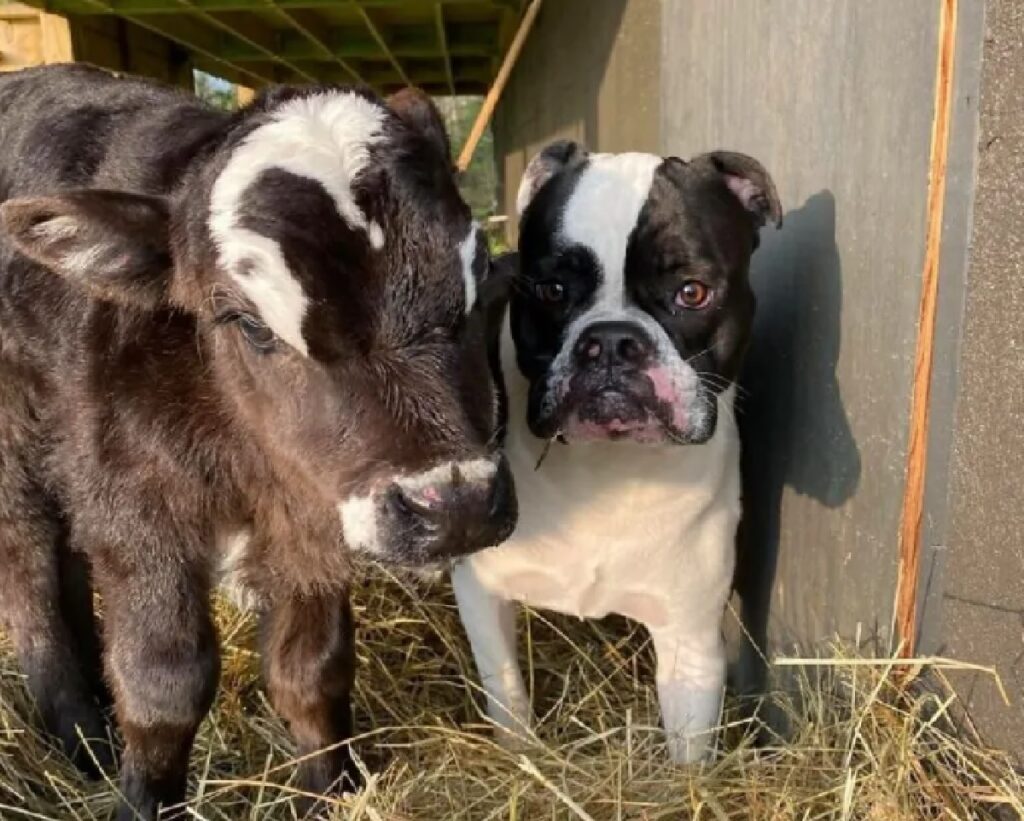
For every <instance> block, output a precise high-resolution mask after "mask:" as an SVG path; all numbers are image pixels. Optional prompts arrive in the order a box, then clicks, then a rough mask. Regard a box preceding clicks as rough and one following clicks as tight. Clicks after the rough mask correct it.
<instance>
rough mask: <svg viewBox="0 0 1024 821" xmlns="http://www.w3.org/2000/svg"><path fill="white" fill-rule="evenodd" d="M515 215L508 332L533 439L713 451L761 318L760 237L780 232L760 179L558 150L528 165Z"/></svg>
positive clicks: (735, 158) (564, 146)
mask: <svg viewBox="0 0 1024 821" xmlns="http://www.w3.org/2000/svg"><path fill="white" fill-rule="evenodd" d="M518 207H519V212H520V215H521V224H520V227H521V231H520V243H519V245H520V272H519V275H518V279H517V281H516V287H515V288H514V289H513V295H512V298H511V302H510V323H511V330H512V337H513V340H514V342H515V347H516V358H517V363H518V366H519V368H520V370H521V371H522V373H523V375H524V376H525V377H526V378H527V379H528V380H529V383H530V393H529V401H528V409H527V414H528V420H527V421H528V424H529V427H530V430H531V431H532V432H533V433H534V435H536V436H538V437H540V438H543V439H550V438H552V437H554V436H560V437H561V438H562V439H564V440H565V441H570V442H571V441H581V440H620V439H626V440H631V441H637V442H647V443H663V442H674V443H679V444H686V443H700V442H705V441H707V440H708V439H709V438H710V437H711V436H712V435H713V434H714V432H715V426H716V423H717V406H718V405H717V401H716V397H717V395H718V394H719V393H721V392H722V391H723V390H725V389H726V388H727V387H728V386H729V385H730V384H731V383H732V381H733V379H734V378H735V377H736V374H737V371H738V368H739V364H740V360H741V357H742V354H743V351H744V348H745V346H746V342H747V337H748V335H749V331H750V325H751V321H752V319H753V314H754V296H753V293H752V292H751V289H750V285H749V282H748V268H749V262H750V256H751V254H752V253H753V251H754V249H755V248H756V247H757V241H758V237H757V231H758V228H759V227H760V226H761V225H763V224H764V222H765V220H766V219H770V220H771V221H773V222H774V223H775V224H776V225H778V224H781V206H780V204H779V201H778V197H777V195H776V193H775V186H774V184H773V183H772V181H771V178H770V177H769V176H768V173H767V172H766V171H765V170H764V168H763V167H762V166H761V165H760V164H759V163H758V162H757V161H756V160H753V159H752V158H750V157H747V156H745V155H742V154H734V153H730V152H714V153H712V154H705V155H702V156H700V157H697V158H696V159H694V160H693V161H691V162H684V161H682V160H680V159H678V158H675V157H670V158H667V159H663V158H661V157H658V156H654V155H650V154H617V155H612V154H594V155H588V154H587V153H586V152H585V151H584V150H583V149H582V148H581V147H580V146H579V145H577V144H575V143H565V142H560V143H555V144H554V145H551V146H549V147H548V148H547V149H545V150H544V151H542V152H541V153H540V154H539V155H538V156H537V157H535V158H534V160H533V161H532V162H531V163H530V165H529V167H528V168H527V171H526V174H525V176H524V178H523V182H522V185H521V187H520V190H519V197H518Z"/></svg>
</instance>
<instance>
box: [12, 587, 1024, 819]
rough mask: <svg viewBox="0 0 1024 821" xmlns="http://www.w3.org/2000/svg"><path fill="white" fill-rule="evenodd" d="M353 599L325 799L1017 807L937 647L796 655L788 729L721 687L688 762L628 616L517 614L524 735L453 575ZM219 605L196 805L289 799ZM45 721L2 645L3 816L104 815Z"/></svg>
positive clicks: (615, 815)
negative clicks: (672, 751) (336, 766)
mask: <svg viewBox="0 0 1024 821" xmlns="http://www.w3.org/2000/svg"><path fill="white" fill-rule="evenodd" d="M356 606H357V613H358V617H359V622H360V630H359V639H360V641H359V662H360V670H359V677H358V688H357V693H356V709H357V724H358V726H359V730H360V732H361V735H360V738H359V739H358V741H357V742H356V749H357V751H358V753H359V755H360V756H361V759H360V760H361V762H362V765H363V767H364V769H365V773H364V774H365V777H366V787H365V789H364V790H363V791H362V792H360V793H359V794H357V795H355V796H349V797H346V798H344V799H339V800H338V801H337V802H336V805H335V806H334V807H333V808H332V809H331V810H330V812H329V813H327V815H328V816H329V817H331V818H339V819H340V818H346V819H353V821H356V820H357V819H359V820H362V819H366V821H400V820H401V819H429V821H440V820H441V819H473V821H478V820H479V819H524V820H528V821H533V819H547V818H551V819H555V818H558V819H561V818H566V819H595V820H596V819H650V820H651V821H653V820H654V819H682V818H700V819H738V818H751V819H865V821H903V819H917V818H926V819H930V818H935V819H940V818H941V819H972V818H1018V817H1019V818H1024V798H1022V796H1024V779H1022V778H1021V776H1020V775H1019V774H1017V773H1015V772H1014V770H1013V767H1012V766H1011V762H1010V760H1009V759H1008V757H1007V756H1005V755H1002V754H1000V753H999V752H997V751H993V750H989V749H986V748H985V747H984V746H983V745H982V744H981V743H980V742H979V741H978V740H977V739H976V738H974V737H973V736H972V734H971V733H970V732H969V731H966V730H962V729H961V730H960V731H957V730H956V729H955V727H956V724H954V722H953V721H952V720H951V718H950V712H951V709H952V707H953V705H954V703H955V699H954V697H953V696H952V691H951V690H950V689H949V687H948V685H947V684H946V683H945V678H944V672H943V671H944V665H945V663H944V664H938V665H935V666H934V669H931V670H930V672H929V665H922V666H921V667H920V668H918V669H915V671H914V672H915V673H916V674H918V675H917V678H916V680H915V681H914V682H913V683H912V684H910V685H906V684H900V683H899V682H901V681H903V679H901V678H900V677H899V676H897V675H896V674H895V673H894V672H893V670H892V667H893V665H892V664H890V663H887V662H886V661H885V660H882V661H881V662H874V661H871V660H867V659H863V658H853V657H843V656H842V655H839V656H837V657H836V658H835V659H833V660H832V661H831V663H829V664H827V665H820V664H813V665H811V664H804V663H794V664H795V667H794V670H795V673H796V674H795V676H794V677H793V678H794V680H795V683H796V688H795V691H794V692H793V693H791V694H789V695H786V694H775V695H773V696H771V697H770V698H769V699H768V700H767V703H766V704H765V705H762V706H763V707H764V708H765V709H768V708H770V709H771V710H773V711H776V712H778V713H780V714H781V715H783V716H784V717H785V719H786V723H787V724H788V725H789V727H790V735H789V738H788V740H786V741H783V740H782V739H781V738H779V737H778V736H777V735H774V734H773V733H772V731H771V730H769V729H768V728H767V727H766V726H765V725H764V724H763V723H762V722H760V721H759V720H758V719H757V718H747V719H741V718H740V717H739V715H740V712H741V711H740V710H739V709H738V706H737V705H736V704H734V703H732V702H730V707H729V709H728V710H727V712H726V716H725V722H724V723H725V725H726V731H725V734H724V736H725V741H724V744H723V746H724V750H723V751H721V752H720V753H719V755H718V756H717V758H716V760H715V761H714V763H712V764H710V765H707V766H705V767H703V768H692V769H689V770H686V769H682V768H676V767H672V766H671V765H669V764H668V763H667V761H666V756H665V750H664V745H663V740H662V737H661V733H660V732H659V730H658V728H657V704H656V700H655V696H654V692H653V687H652V679H653V655H652V652H651V649H650V646H649V643H648V642H647V640H646V637H645V635H644V634H643V631H642V630H640V629H638V628H632V627H630V626H629V625H628V624H626V623H625V622H624V621H622V620H614V619H613V620H607V621H605V622H600V623H595V622H580V621H576V620H572V619H563V618H549V617H548V616H546V615H543V614H537V613H532V614H528V615H527V616H526V618H525V624H524V630H523V635H524V636H525V640H526V642H527V647H526V652H527V654H528V659H529V664H528V667H527V669H526V675H527V680H528V683H529V684H530V685H531V686H532V687H533V688H534V691H535V694H536V695H535V704H536V706H537V708H538V710H539V713H540V715H541V716H542V718H541V722H540V727H539V730H538V737H537V739H536V740H534V741H532V742H530V743H529V744H528V745H527V747H526V748H525V749H524V750H520V751H518V752H516V751H508V750H505V749H503V748H501V747H499V746H497V745H496V744H495V743H494V742H493V741H492V740H491V736H490V734H489V733H488V732H487V724H486V722H485V721H484V720H483V719H482V718H481V716H480V713H479V711H478V704H480V703H481V701H482V699H481V698H480V693H479V691H478V688H477V686H476V685H475V683H474V676H473V674H472V667H471V664H470V660H469V656H468V653H467V648H466V645H465V641H464V640H463V637H462V631H461V628H460V626H459V623H458V616H457V613H456V611H455V608H454V605H453V603H452V599H451V597H450V595H449V593H448V591H447V588H446V586H445V585H442V584H437V585H432V586H430V587H429V588H424V586H423V585H422V584H420V585H417V586H412V585H410V584H405V583H402V582H400V581H397V580H393V579H392V580H387V579H384V578H382V575H381V574H380V573H375V574H371V575H370V577H369V579H368V581H367V582H366V584H365V586H363V587H362V588H361V589H360V590H359V591H358V592H357V594H356ZM219 610H220V612H219V622H220V625H221V634H222V642H223V645H224V668H223V675H222V679H221V688H220V695H219V698H218V701H217V704H216V707H215V709H214V711H213V713H212V714H211V716H210V718H209V719H208V720H207V721H206V722H205V723H204V725H203V727H202V730H201V733H200V736H199V738H198V740H197V743H196V748H195V752H194V756H193V766H192V780H191V786H190V796H191V800H190V803H189V805H188V807H189V809H188V812H189V817H191V818H196V819H209V821H215V820H216V821H222V820H226V819H232V821H234V820H235V819H277V818H281V819H287V818H292V817H293V814H292V810H291V808H290V804H289V802H288V798H289V795H290V794H292V793H293V792H294V788H293V787H291V785H290V776H291V773H292V770H293V767H294V761H293V759H292V756H293V748H292V745H291V741H290V740H289V738H288V735H287V733H286V732H285V730H284V727H283V726H282V725H281V722H280V720H279V719H278V718H277V717H276V715H275V714H274V713H273V711H272V710H271V709H270V707H269V706H268V704H267V703H266V701H265V698H264V696H263V694H262V691H261V689H260V685H259V662H258V657H257V656H256V654H255V652H254V649H253V648H254V626H253V623H252V620H251V619H248V618H246V617H245V616H244V615H242V614H239V613H237V612H236V611H234V610H232V609H230V608H229V607H227V606H226V605H221V606H220V607H219ZM925 673H927V679H928V680H929V681H930V682H931V685H930V686H923V681H924V680H925V678H926V676H925ZM1008 709H1009V708H1008ZM762 714H763V711H762ZM35 726H36V725H35V724H34V722H33V721H32V719H31V706H30V702H29V700H28V697H27V694H26V693H25V690H24V688H23V685H22V680H21V678H20V675H19V673H18V671H17V667H16V665H15V663H14V660H13V658H12V657H11V655H10V652H9V648H8V647H2V648H0V818H2V819H4V821H6V820H7V819H12V820H13V819H22V818H25V819H74V821H80V820H81V819H97V820H98V819H105V818H107V817H108V814H109V813H110V811H111V809H112V808H113V806H114V803H115V799H116V792H115V787H114V786H113V785H112V784H109V783H103V782H99V783H96V782H88V781H84V780H83V779H82V778H81V777H79V775H78V774H77V772H76V771H75V770H74V769H73V768H72V767H71V766H70V765H69V764H68V763H67V761H66V760H64V759H63V757H62V756H61V755H60V754H59V753H58V752H57V751H55V750H54V748H53V747H52V746H50V745H49V744H48V743H47V742H46V741H45V740H44V739H42V738H41V737H40V736H39V734H38V732H37V730H36V728H35ZM758 735H760V736H761V738H760V744H759V745H755V743H754V742H755V737H756V736H758Z"/></svg>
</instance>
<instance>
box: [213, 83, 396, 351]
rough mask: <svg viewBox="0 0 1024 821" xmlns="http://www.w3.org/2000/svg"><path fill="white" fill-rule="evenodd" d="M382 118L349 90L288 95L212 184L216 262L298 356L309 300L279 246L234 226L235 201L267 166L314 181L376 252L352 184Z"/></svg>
mask: <svg viewBox="0 0 1024 821" xmlns="http://www.w3.org/2000/svg"><path fill="white" fill-rule="evenodd" d="M384 117H385V110H384V109H383V108H382V107H381V106H380V105H379V104H378V103H374V102H372V101H370V100H367V99H366V98H364V97H361V96H360V95H358V94H354V93H352V92H345V93H335V94H315V95H312V96H308V97H297V98H295V99H292V100H288V101H287V102H285V103H283V104H282V105H280V106H279V107H278V108H276V109H274V110H273V111H271V112H270V114H269V119H268V122H267V123H265V124H263V125H260V126H259V127H257V128H256V129H255V130H254V131H253V132H252V133H251V134H249V135H248V136H247V137H246V138H245V139H244V140H243V141H242V142H241V144H240V145H239V146H238V147H237V148H236V149H235V150H234V152H233V153H232V155H231V158H230V159H229V160H228V162H227V165H226V166H225V167H224V170H223V171H222V172H221V173H220V175H219V176H218V178H217V180H216V182H215V183H214V186H213V191H212V194H211V199H210V232H211V234H212V236H213V239H214V241H215V242H216V244H217V248H218V251H219V253H220V262H221V265H222V266H223V268H224V269H225V270H226V271H227V272H228V274H229V275H230V276H231V278H232V280H233V281H234V282H235V283H236V284H237V286H238V288H239V289H240V290H241V292H242V293H243V294H245V296H247V297H248V298H249V299H250V300H251V301H252V303H253V305H254V306H255V307H256V309H257V311H259V314H260V317H261V318H262V320H263V321H264V322H265V323H266V324H267V325H268V327H269V328H270V329H271V330H272V331H273V332H274V333H275V334H276V335H277V336H278V337H280V338H281V339H282V340H284V341H285V342H287V343H288V344H289V345H291V346H292V347H293V348H295V350H297V351H299V353H301V354H303V355H304V356H307V355H308V350H307V346H306V342H305V339H304V338H303V336H302V321H303V319H304V318H305V315H306V309H307V307H308V301H309V300H308V298H307V297H306V295H305V293H304V292H303V289H302V286H301V285H300V283H299V282H298V280H296V278H295V277H294V275H293V274H292V272H291V271H290V270H289V268H288V263H287V261H286V260H285V258H284V254H283V252H282V250H281V247H280V245H279V244H278V243H277V242H276V241H274V240H272V239H270V238H269V237H265V236H263V235H261V234H259V233H257V232H255V231H252V230H250V229H247V228H244V227H242V226H241V225H239V224H238V213H239V210H240V208H241V203H242V200H243V198H244V196H245V193H246V191H247V190H248V189H249V188H250V187H251V186H252V185H253V184H254V183H255V182H256V181H257V180H258V179H259V177H260V175H261V174H263V173H264V172H266V171H269V170H272V169H278V170H281V171H286V172H288V173H290V174H295V175H296V176H299V177H304V178H306V179H311V180H314V181H316V182H318V183H320V185H322V186H323V188H324V190H325V191H326V192H327V193H328V194H329V195H330V197H331V198H332V199H333V200H334V203H335V206H336V207H337V209H338V213H339V215H340V216H341V217H342V218H343V219H344V220H345V221H346V222H347V223H348V224H349V225H350V226H352V227H354V228H361V229H362V230H364V231H366V233H367V237H368V239H369V242H370V245H371V247H372V248H374V249H375V250H380V248H382V247H383V244H384V236H383V231H382V230H381V227H380V226H379V225H378V224H376V223H375V222H372V221H370V220H368V219H367V217H366V215H365V214H364V213H363V212H362V210H361V209H360V208H359V206H358V205H357V204H356V202H355V199H354V197H353V194H352V186H353V185H354V183H355V181H356V179H357V178H358V176H359V174H360V173H361V172H362V171H363V170H364V169H365V168H366V165H367V163H368V162H369V158H370V157H369V149H370V148H371V147H372V146H373V145H374V144H375V143H377V142H379V141H380V140H381V139H383V135H382V128H383V123H384ZM284 207H285V208H286V207H287V206H286V205H285V206H284Z"/></svg>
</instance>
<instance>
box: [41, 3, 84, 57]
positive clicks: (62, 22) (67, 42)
mask: <svg viewBox="0 0 1024 821" xmlns="http://www.w3.org/2000/svg"><path fill="white" fill-rule="evenodd" d="M39 41H40V49H39V50H40V52H41V54H42V58H43V65H50V64H51V63H70V62H72V61H73V60H74V59H75V51H74V47H73V46H72V44H71V26H70V25H68V20H67V18H66V17H61V16H60V15H59V14H48V13H46V12H40V14H39Z"/></svg>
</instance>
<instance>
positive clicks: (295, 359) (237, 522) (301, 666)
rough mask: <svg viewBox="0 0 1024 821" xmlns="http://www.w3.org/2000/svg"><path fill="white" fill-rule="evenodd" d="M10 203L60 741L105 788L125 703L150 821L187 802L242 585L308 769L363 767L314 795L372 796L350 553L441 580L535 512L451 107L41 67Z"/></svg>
mask: <svg viewBox="0 0 1024 821" xmlns="http://www.w3.org/2000/svg"><path fill="white" fill-rule="evenodd" d="M0 201H2V202H3V205H2V217H3V228H4V232H3V234H2V235H0V568H2V571H0V619H2V622H3V625H4V626H5V627H6V628H7V630H8V631H9V634H10V636H11V638H12V639H13V641H14V644H15V647H16V649H17V652H18V655H19V657H20V659H21V662H22V665H23V668H24V671H25V673H26V676H27V680H28V684H29V688H30V690H31V691H32V694H33V695H34V697H35V700H36V703H37V704H38V707H39V710H40V713H41V714H42V717H43V719H44V720H45V722H46V724H47V725H48V727H49V728H50V729H51V730H52V731H53V732H54V733H55V734H56V735H57V736H59V738H60V739H61V740H62V741H63V742H64V745H65V747H66V748H67V751H68V753H69V754H71V755H73V756H75V757H76V758H77V759H78V760H79V761H80V762H81V763H83V764H86V765H87V764H88V763H89V761H90V759H89V758H88V756H86V755H85V753H84V752H83V751H82V750H81V749H80V745H79V733H81V734H83V735H84V736H86V737H92V738H96V737H102V736H103V735H104V732H105V729H104V724H103V721H102V719H101V715H100V712H99V710H98V708H97V698H96V697H97V694H98V693H99V694H100V695H102V691H103V690H104V689H107V688H109V691H110V692H111V694H112V696H113V699H114V706H115V708H116V715H117V719H118V722H119V725H120V730H121V734H122V735H123V738H124V741H125V750H124V757H123V763H122V774H121V792H122V794H123V795H124V797H125V799H126V804H125V805H124V806H123V807H122V808H121V815H120V817H123V818H136V817H138V815H141V816H142V817H144V818H153V817H154V816H155V815H156V813H157V811H158V806H159V805H161V804H163V805H168V804H173V803H175V802H178V801H180V800H181V799H182V798H184V794H185V784H186V765H187V761H188V755H189V750H190V748H191V745H192V740H193V736H194V735H195V732H196V728H197V727H198V726H199V723H200V721H201V720H202V718H203V716H204V715H205V713H206V711H207V709H208V708H209V706H210V702H211V700H212V698H213V693H214V690H215V686H216V682H217V674H218V651H217V639H216V636H215V631H214V626H213V622H212V620H211V615H210V604H209V600H208V599H209V593H210V590H211V587H212V586H213V585H214V584H215V583H216V582H217V581H218V578H219V576H221V575H222V574H226V575H228V576H230V578H231V580H232V581H233V582H235V583H236V584H237V585H239V586H241V587H242V588H243V589H244V590H245V591H246V592H247V593H248V594H249V596H248V597H249V598H250V599H251V600H252V601H254V602H255V603H257V604H258V606H259V608H260V609H261V611H262V615H263V619H264V628H265V629H264V630H263V635H264V660H265V669H266V678H267V684H268V688H269V691H270V696H271V699H272V701H273V702H274V704H275V706H276V707H277V708H278V710H279V711H280V712H281V713H282V715H283V716H284V718H285V719H287V721H288V722H289V724H290V726H291V729H292V731H293V733H294V735H295V737H296V741H297V744H298V750H299V753H300V755H304V756H305V755H306V754H311V753H313V752H314V751H316V750H318V749H320V748H323V747H328V746H332V745H333V749H331V750H329V751H327V752H325V753H322V754H320V755H309V756H307V757H306V759H305V761H304V763H303V764H301V765H300V769H299V776H300V782H301V787H302V788H303V789H305V790H307V791H310V792H313V793H316V792H320V791H323V790H325V789H328V788H330V787H332V786H337V785H339V784H341V783H342V781H343V775H344V773H345V770H346V768H347V766H348V765H349V763H350V762H349V761H348V759H347V753H346V751H345V747H344V746H343V745H341V746H339V745H338V743H339V742H342V741H344V740H345V739H346V738H347V737H348V735H349V733H350V731H351V712H350V707H349V699H350V693H351V688H352V677H353V675H354V658H355V655H354V651H353V645H352V642H353V625H352V617H351V613H350V611H349V604H348V587H349V584H350V575H351V571H350V554H349V550H350V549H354V550H362V551H367V552H370V553H373V554H374V555H376V556H378V557H379V558H382V559H392V560H397V561H402V562H406V563H411V564H423V563H426V562H434V561H437V560H444V559H447V558H450V557H452V556H456V555H461V554H463V553H465V552H467V551H472V550H474V549H478V548H480V547H483V546H486V545H489V544H492V543H493V542H495V541H498V542H500V541H501V540H502V539H503V538H504V537H505V536H506V535H508V533H509V532H510V531H511V529H512V527H513V526H514V524H515V517H516V504H515V494H514V490H513V484H512V478H511V475H510V471H509V467H508V464H507V462H506V461H505V460H504V459H503V458H501V457H499V456H497V455H496V454H495V453H494V452H493V444H492V430H493V426H494V423H495V420H494V416H495V408H496V407H497V403H496V401H495V400H496V394H495V391H494V385H493V382H492V381H491V379H490V375H489V374H490V369H489V368H488V363H487V356H486V352H485V351H484V345H483V341H482V340H483V333H484V328H483V316H482V314H483V311H482V310H481V308H480V303H479V300H478V288H479V289H480V290H483V287H484V286H485V285H486V283H485V282H483V281H482V279H481V278H482V277H483V275H484V273H485V272H486V270H487V268H488V266H487V259H486V253H485V250H484V246H483V242H482V238H481V235H480V231H479V229H478V228H477V227H476V226H475V225H474V224H473V223H472V222H471V219H470V213H469V209H468V207H467V206H466V205H465V203H464V202H463V201H462V199H461V198H460V197H459V194H458V192H457V190H456V187H455V183H454V179H453V177H452V173H451V160H450V156H449V150H448V144H447V138H446V137H445V136H444V128H443V125H442V124H441V120H440V117H439V116H438V114H437V112H436V110H435V109H434V108H433V106H432V104H431V103H430V102H429V99H428V98H426V97H424V96H423V95H420V94H417V93H412V92H407V93H403V94H401V95H399V96H397V97H396V98H393V99H392V100H391V101H390V103H388V102H386V101H384V100H381V99H379V98H377V97H375V96H374V95H372V94H371V93H369V92H366V91H354V90H350V89H344V88H336V87H311V88H305V89H289V88H278V89H272V90H270V91H267V92H265V93H264V94H262V95H261V96H260V97H258V98H257V99H256V101H255V102H254V103H253V104H252V105H251V106H249V107H247V108H246V109H244V110H242V111H240V112H238V113H237V114H227V113H223V112H217V111H213V110H211V109H208V108H206V107H204V106H202V105H201V104H199V103H198V101H196V100H195V99H194V98H192V97H189V96H187V95H184V94H181V93H179V92H176V91H172V90H168V89H164V88H161V87H158V86H155V85H153V84H150V83H146V82H142V81H138V80H131V79H115V78H113V77H111V76H109V75H107V74H105V73H102V72H99V71H96V70H93V69H87V68H84V67H70V66H64V67H53V68H48V69H37V70H29V71H25V72H21V73H15V74H10V75H6V76H4V77H3V79H0ZM84 559H88V561H89V562H90V563H91V567H92V573H93V579H92V580H93V581H94V582H95V585H96V587H98V589H99V591H100V593H101V594H102V598H103V604H104V611H105V612H104V629H103V634H104V651H103V656H102V662H101V659H100V650H99V644H98V641H97V639H96V636H95V630H94V624H93V613H92V596H91V591H90V589H89V577H88V576H87V575H86V574H83V573H82V572H81V570H82V565H83V560H84ZM101 667H102V670H103V675H102V676H100V675H99V671H100V668H101ZM97 750H98V751H99V752H100V753H101V754H102V752H103V747H102V745H100V746H99V747H97Z"/></svg>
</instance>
